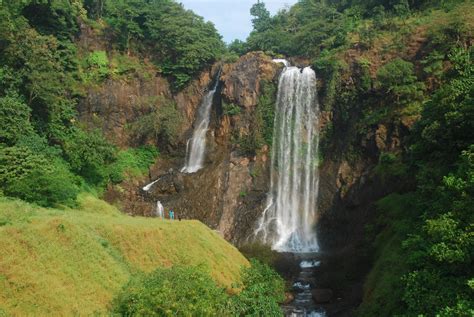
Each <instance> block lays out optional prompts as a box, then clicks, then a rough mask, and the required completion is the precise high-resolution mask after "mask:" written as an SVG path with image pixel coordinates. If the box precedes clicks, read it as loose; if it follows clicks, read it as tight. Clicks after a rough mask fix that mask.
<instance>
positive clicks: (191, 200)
mask: <svg viewBox="0 0 474 317" xmlns="http://www.w3.org/2000/svg"><path fill="white" fill-rule="evenodd" d="M279 69H280V67H279V66H278V65H276V64H274V63H273V62H272V61H271V59H270V58H269V57H267V56H265V55H264V54H262V53H251V54H247V55H245V56H243V57H242V58H240V59H239V60H238V61H237V62H236V63H234V64H228V65H223V67H222V75H221V77H220V78H219V80H220V84H219V86H218V94H217V95H218V96H217V97H216V98H215V100H214V105H213V113H212V122H211V127H210V129H209V132H208V136H207V138H208V142H207V156H206V162H205V167H204V168H203V169H202V170H200V171H198V172H197V173H194V174H183V173H180V172H179V170H180V168H181V167H182V166H183V164H184V156H179V157H175V158H173V159H172V160H170V159H169V158H162V159H160V160H159V162H158V163H157V165H156V166H155V169H154V172H153V174H154V175H153V177H152V179H159V181H158V182H157V183H156V185H155V186H153V187H152V189H151V190H150V192H148V193H145V197H146V199H147V200H149V201H150V202H155V201H157V200H160V201H161V202H162V203H163V204H164V205H165V207H166V208H172V209H173V210H174V211H175V212H176V213H177V214H178V215H179V216H181V217H183V218H195V219H199V220H201V221H203V222H205V223H206V224H208V225H209V226H211V227H212V228H215V229H216V230H218V231H219V232H221V234H222V235H223V236H224V237H225V238H226V239H227V240H229V241H232V242H234V243H236V244H239V243H243V242H244V241H245V240H246V239H247V237H248V236H249V235H251V233H252V231H253V229H254V225H255V223H256V221H257V219H258V218H259V216H260V214H261V213H262V211H263V208H264V205H265V201H266V192H267V190H268V188H267V186H268V179H269V171H268V168H269V164H268V163H269V160H270V158H269V155H270V153H269V148H268V146H262V148H260V149H257V151H256V153H254V154H252V155H249V154H248V153H243V152H242V151H241V149H240V148H239V144H238V143H237V142H236V138H237V139H238V138H239V137H242V136H248V135H251V134H252V133H253V131H252V130H251V129H252V120H253V117H255V111H256V110H257V107H258V97H259V96H260V91H261V83H262V81H266V82H268V81H276V80H277V79H278V71H279ZM223 104H232V105H233V106H234V107H238V109H239V110H238V113H234V114H232V115H230V114H226V113H225V112H224V111H223V107H222V105H223ZM194 112H195V111H194ZM191 134H192V127H190V128H189V130H188V132H187V136H188V137H190V136H191Z"/></svg>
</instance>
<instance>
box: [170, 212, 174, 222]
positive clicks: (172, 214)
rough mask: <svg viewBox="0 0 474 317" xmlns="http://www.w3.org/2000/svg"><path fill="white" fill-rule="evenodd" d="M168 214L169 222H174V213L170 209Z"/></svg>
mask: <svg viewBox="0 0 474 317" xmlns="http://www.w3.org/2000/svg"><path fill="white" fill-rule="evenodd" d="M169 214H170V220H174V211H173V209H170V212H169Z"/></svg>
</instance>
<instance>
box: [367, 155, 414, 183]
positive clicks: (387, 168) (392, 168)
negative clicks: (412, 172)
mask: <svg viewBox="0 0 474 317" xmlns="http://www.w3.org/2000/svg"><path fill="white" fill-rule="evenodd" d="M375 172H376V173H377V174H378V175H379V176H380V177H382V179H387V178H388V177H403V176H406V172H407V166H406V165H405V164H403V162H402V161H401V158H400V156H397V155H396V154H394V153H388V152H384V153H381V154H380V157H379V163H378V165H377V167H376V168H375Z"/></svg>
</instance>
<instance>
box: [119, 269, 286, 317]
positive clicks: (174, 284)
mask: <svg viewBox="0 0 474 317" xmlns="http://www.w3.org/2000/svg"><path fill="white" fill-rule="evenodd" d="M251 264H252V265H251V267H248V268H246V267H244V268H242V272H241V278H242V284H238V285H235V286H236V287H239V288H240V289H241V290H240V292H239V293H238V294H236V295H231V296H229V295H227V294H226V292H225V291H224V289H222V288H220V287H218V286H217V285H216V284H215V282H214V281H213V280H212V279H211V277H210V276H209V274H208V272H207V271H206V270H204V269H203V268H202V267H184V266H174V267H172V268H160V269H158V270H156V271H154V272H153V273H151V274H148V275H138V276H136V277H135V278H133V279H132V280H131V281H130V282H129V283H128V284H127V285H126V286H125V287H124V289H123V290H122V293H121V294H120V295H119V296H118V297H117V298H116V299H115V301H114V308H113V310H114V313H116V314H119V315H122V316H130V315H147V316H166V315H175V316H227V315H232V316H263V315H265V316H281V313H282V312H281V309H280V307H279V305H278V303H279V302H281V301H283V299H284V282H283V280H282V278H281V277H280V276H279V275H278V274H277V273H276V272H275V271H273V270H272V269H271V268H270V267H269V266H267V265H266V264H261V263H260V262H258V261H256V260H252V261H251Z"/></svg>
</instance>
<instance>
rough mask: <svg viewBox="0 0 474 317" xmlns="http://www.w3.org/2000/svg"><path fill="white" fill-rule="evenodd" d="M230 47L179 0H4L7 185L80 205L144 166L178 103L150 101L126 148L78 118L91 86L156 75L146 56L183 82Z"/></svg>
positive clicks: (167, 131)
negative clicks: (88, 46)
mask: <svg viewBox="0 0 474 317" xmlns="http://www.w3.org/2000/svg"><path fill="white" fill-rule="evenodd" d="M87 29H91V30H92V32H93V33H95V34H101V38H102V39H103V40H105V41H107V45H108V46H110V50H108V51H107V52H106V51H103V50H96V51H87V50H85V49H84V48H83V47H81V46H79V45H78V41H79V36H80V33H81V32H82V31H83V30H87ZM95 41H97V39H96V40H95ZM224 49H225V47H224V44H223V42H222V41H221V38H220V35H219V34H218V33H217V31H216V30H215V28H214V26H213V25H212V24H211V23H209V22H205V21H204V20H203V19H202V18H201V17H199V16H197V15H195V14H194V13H193V12H191V11H188V10H185V9H184V8H183V7H182V6H181V5H180V4H178V3H176V2H174V1H171V0H153V1H136V0H122V1H112V0H110V1H108V0H104V1H89V0H84V1H82V0H53V1H36V0H28V1H8V0H5V1H2V2H1V5H0V61H1V66H0V161H1V174H0V175H1V176H0V193H3V194H5V195H7V196H12V197H18V198H21V199H24V200H26V201H29V202H34V203H37V204H40V205H42V206H55V205H67V206H74V205H75V202H76V196H77V194H78V193H79V192H80V191H83V190H90V189H95V190H99V191H100V190H101V189H102V188H104V187H105V185H106V184H107V183H109V182H120V181H122V180H124V179H125V178H126V176H127V175H129V174H132V175H134V176H136V175H137V173H139V172H140V173H143V172H146V171H147V168H148V166H149V165H150V164H151V163H153V161H154V158H155V157H156V156H157V154H158V153H157V152H156V151H154V150H150V147H147V146H146V145H147V144H150V143H151V144H152V145H153V146H156V144H157V143H159V142H161V144H166V143H171V142H173V140H174V138H175V137H176V130H177V128H178V127H179V124H180V122H181V121H180V120H181V117H180V114H179V113H178V111H177V110H176V105H175V104H174V103H173V102H171V101H169V100H157V101H151V102H150V105H148V106H147V109H144V111H148V113H149V114H148V115H144V116H142V118H141V119H140V120H139V121H138V122H134V123H133V124H131V125H130V127H129V130H130V132H129V134H130V138H131V139H133V140H134V145H135V146H137V147H140V146H141V147H140V148H136V149H130V150H121V151H120V150H119V149H117V148H115V147H114V146H113V145H112V144H111V143H110V142H108V141H107V140H106V139H105V138H104V136H103V135H102V132H101V131H98V130H92V129H90V128H86V127H85V126H84V125H83V124H81V123H80V122H78V120H77V106H78V103H79V102H80V100H81V98H83V95H84V91H85V89H86V88H87V87H90V86H93V85H99V84H101V83H102V82H104V81H105V80H107V79H108V78H112V77H115V78H117V77H119V78H120V77H125V78H126V76H129V75H130V74H131V73H139V74H141V75H142V76H154V74H150V71H145V66H144V62H143V61H142V60H143V59H144V58H147V59H150V60H152V62H153V63H154V66H155V68H156V70H157V71H158V72H159V73H161V74H162V75H163V76H166V77H168V78H169V79H170V81H171V82H172V83H173V87H174V88H175V89H180V88H182V87H183V86H185V85H186V84H187V83H188V82H189V81H190V79H191V78H193V77H194V76H196V74H198V73H199V72H200V71H201V70H203V68H204V67H207V66H208V65H209V64H210V63H212V62H213V61H214V60H216V59H217V58H218V56H220V55H221V54H222V53H223V51H224ZM156 70H155V71H156ZM157 104H158V105H159V110H157V106H156V105H157Z"/></svg>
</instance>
